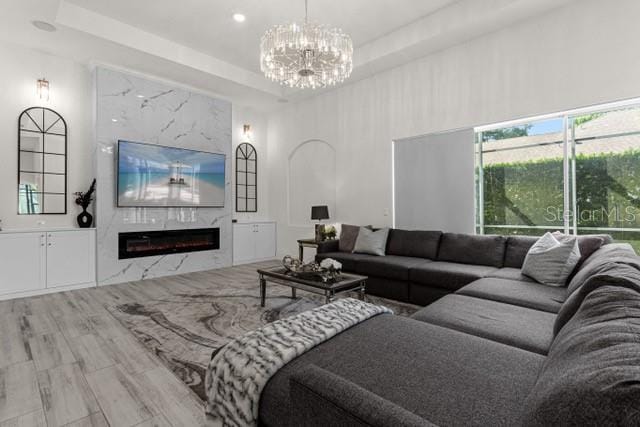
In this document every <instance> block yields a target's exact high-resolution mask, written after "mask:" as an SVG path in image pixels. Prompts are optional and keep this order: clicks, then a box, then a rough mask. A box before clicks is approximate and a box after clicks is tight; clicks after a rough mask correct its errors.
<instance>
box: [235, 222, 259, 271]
mask: <svg viewBox="0 0 640 427" xmlns="http://www.w3.org/2000/svg"><path fill="white" fill-rule="evenodd" d="M254 230H255V228H254V225H253V224H234V225H233V263H234V264H238V263H242V262H247V261H251V260H253V259H255V257H256V243H255V235H256V233H255V232H254Z"/></svg>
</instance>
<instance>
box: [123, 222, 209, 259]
mask: <svg viewBox="0 0 640 427" xmlns="http://www.w3.org/2000/svg"><path fill="white" fill-rule="evenodd" d="M213 249H220V229H219V228H190V229H186V230H162V231H141V232H133V233H119V234H118V259H127V258H139V257H145V256H153V255H165V254H179V253H184V252H198V251H210V250H213Z"/></svg>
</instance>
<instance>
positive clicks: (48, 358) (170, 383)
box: [0, 262, 274, 427]
mask: <svg viewBox="0 0 640 427" xmlns="http://www.w3.org/2000/svg"><path fill="white" fill-rule="evenodd" d="M273 264H274V263H273V262H268V263H261V264H251V265H245V266H239V267H230V268H224V269H219V270H212V271H207V272H199V273H191V274H186V275H181V276H173V277H166V278H160V279H152V280H146V281H141V282H131V283H125V284H120V285H111V286H103V287H99V288H91V289H81V290H77V291H69V292H61V293H56V294H50V295H44V296H38V297H32V298H23V299H16V300H9V301H1V302H0V427H9V426H16V427H18V426H25V427H26V426H49V427H54V426H74V427H80V426H107V425H111V426H199V425H206V419H205V416H204V409H203V407H202V404H201V402H200V400H199V399H198V398H197V397H196V396H195V394H193V393H192V392H191V390H190V389H189V388H188V387H187V386H186V385H184V384H183V383H182V382H181V381H180V380H178V379H177V377H175V376H174V375H173V373H172V372H171V371H170V370H169V369H168V368H166V367H165V366H164V365H163V364H162V363H161V362H160V360H159V359H157V358H156V357H155V355H153V354H152V353H151V352H149V351H147V350H146V349H145V348H144V347H143V346H142V345H141V344H140V343H139V342H138V341H137V340H136V338H135V337H134V336H133V335H132V334H131V333H130V332H129V331H128V330H127V329H126V328H124V327H123V326H122V325H121V324H120V323H119V322H118V321H117V320H116V319H115V318H114V317H113V316H112V315H111V314H110V313H109V312H108V311H107V310H106V309H105V306H107V305H113V304H123V303H126V302H135V301H145V300H146V299H148V298H149V297H151V296H155V297H157V296H158V295H163V294H164V295H166V294H168V293H169V291H172V292H175V291H176V290H184V291H194V290H197V289H205V288H208V287H211V286H215V284H216V282H222V281H225V282H228V281H229V279H232V280H256V287H257V286H258V284H257V275H256V272H255V270H256V268H257V267H259V266H266V265H273Z"/></svg>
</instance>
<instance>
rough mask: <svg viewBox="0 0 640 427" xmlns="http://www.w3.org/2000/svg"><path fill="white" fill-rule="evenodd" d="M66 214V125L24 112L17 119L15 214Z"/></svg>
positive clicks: (47, 114)
mask: <svg viewBox="0 0 640 427" xmlns="http://www.w3.org/2000/svg"><path fill="white" fill-rule="evenodd" d="M66 213H67V123H66V122H65V121H64V119H63V118H62V116H60V115H59V114H58V113H56V112H55V111H53V110H51V109H49V108H44V107H31V108H27V109H26V110H24V111H23V112H22V114H20V117H19V118H18V214H21V215H34V214H66Z"/></svg>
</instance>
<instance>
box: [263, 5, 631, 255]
mask: <svg viewBox="0 0 640 427" xmlns="http://www.w3.org/2000/svg"><path fill="white" fill-rule="evenodd" d="M639 15H640V2H637V1H635V0H619V1H616V2H605V1H600V0H583V1H579V2H574V3H571V4H569V5H568V6H566V7H563V8H559V9H556V10H555V11H553V12H551V13H548V14H546V15H541V16H539V17H537V18H535V19H533V20H530V21H528V22H525V23H520V24H517V25H515V26H513V27H508V28H505V29H503V30H501V31H499V32H496V33H492V34H489V35H486V36H484V37H481V38H478V39H475V40H473V41H470V42H467V43H465V44H462V45H459V46H456V47H453V48H450V49H447V50H444V51H441V52H438V53H436V54H433V55H430V56H428V57H425V58H423V59H420V60H418V61H415V62H412V63H408V64H406V65H403V66H401V67H398V68H395V69H392V70H389V71H386V72H383V73H380V74H377V75H375V76H372V77H370V78H368V79H366V80H361V81H358V82H355V83H353V84H350V85H347V86H344V87H342V88H339V89H337V90H333V91H331V92H327V93H325V94H322V95H320V96H318V97H315V98H312V99H310V100H307V101H302V102H299V103H292V104H291V105H288V106H287V107H285V108H284V109H282V110H280V111H278V112H276V113H274V114H272V115H271V116H270V117H269V123H268V140H269V147H268V151H269V155H268V162H269V188H270V193H269V194H270V199H269V206H270V214H271V216H272V217H273V218H274V219H276V220H277V221H278V251H279V254H284V253H295V250H296V244H295V239H296V238H299V237H305V236H307V237H308V236H311V235H312V232H313V231H312V226H311V225H310V224H309V225H308V226H305V227H299V226H293V225H292V224H290V223H289V222H288V215H287V213H288V212H287V211H288V206H287V196H286V191H285V190H284V189H286V188H287V173H286V170H287V168H286V167H284V165H285V164H286V159H287V158H288V156H289V155H290V154H291V152H292V151H293V150H294V149H295V148H296V147H297V146H298V145H299V144H300V143H301V142H303V141H306V140H310V139H321V140H323V141H326V142H328V143H329V144H331V145H332V146H333V147H334V148H335V149H336V153H337V164H336V167H337V173H336V175H337V176H336V185H337V200H336V204H337V211H338V213H339V214H338V215H339V218H337V219H338V220H340V221H343V222H351V223H360V224H365V223H366V224H374V225H377V226H380V225H391V224H392V218H391V215H390V211H391V209H392V189H391V187H392V184H391V182H392V180H391V141H392V140H394V139H399V138H404V137H410V136H415V135H423V134H428V133H432V132H438V131H443V130H447V129H458V128H464V127H470V126H474V125H480V124H488V123H493V122H499V121H503V120H510V119H514V118H519V117H526V116H530V115H536V114H543V113H549V112H554V111H561V110H565V109H569V108H575V107H580V106H586V105H590V104H596V103H600V102H607V101H613V100H618V99H624V98H631V97H636V96H639V95H640V50H638V48H637V43H636V41H637V40H639V39H640V25H637V22H636V18H637V16H639ZM452 197H455V196H454V195H452Z"/></svg>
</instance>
